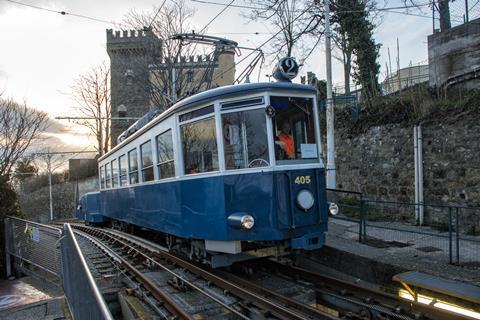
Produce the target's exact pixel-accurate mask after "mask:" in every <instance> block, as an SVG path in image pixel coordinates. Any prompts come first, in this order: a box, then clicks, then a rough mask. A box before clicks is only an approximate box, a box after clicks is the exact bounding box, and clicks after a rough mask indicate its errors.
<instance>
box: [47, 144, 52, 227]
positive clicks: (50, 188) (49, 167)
mask: <svg viewBox="0 0 480 320" xmlns="http://www.w3.org/2000/svg"><path fill="white" fill-rule="evenodd" d="M47 171H48V191H49V194H50V221H53V197H52V154H51V153H50V152H47Z"/></svg>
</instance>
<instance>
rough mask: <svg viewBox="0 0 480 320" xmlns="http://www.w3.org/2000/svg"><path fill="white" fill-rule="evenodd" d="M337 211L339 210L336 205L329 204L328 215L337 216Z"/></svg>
mask: <svg viewBox="0 0 480 320" xmlns="http://www.w3.org/2000/svg"><path fill="white" fill-rule="evenodd" d="M338 211H340V210H339V209H338V206H337V204H336V203H334V202H330V203H329V204H328V213H330V214H331V215H332V216H336V215H337V214H338Z"/></svg>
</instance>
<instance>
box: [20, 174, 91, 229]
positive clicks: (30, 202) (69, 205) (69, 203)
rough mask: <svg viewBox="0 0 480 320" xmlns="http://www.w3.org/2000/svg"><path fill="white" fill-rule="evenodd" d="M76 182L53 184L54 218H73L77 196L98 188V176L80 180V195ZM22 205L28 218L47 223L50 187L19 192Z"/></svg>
mask: <svg viewBox="0 0 480 320" xmlns="http://www.w3.org/2000/svg"><path fill="white" fill-rule="evenodd" d="M75 190H76V182H71V181H70V182H65V183H59V184H54V185H53V186H52V198H53V216H54V219H65V218H73V217H74V216H75V207H76V199H77V197H81V196H82V195H84V194H85V193H87V192H92V191H97V190H98V178H97V177H90V178H88V179H85V180H82V181H79V182H78V196H76V195H75ZM18 196H19V201H20V207H21V209H22V211H23V212H24V214H25V216H26V218H27V219H28V220H32V221H38V222H41V223H47V222H48V221H49V219H50V200H49V199H50V197H49V188H48V186H47V187H43V188H41V189H39V190H37V191H34V192H30V193H28V194H26V193H19V195H18Z"/></svg>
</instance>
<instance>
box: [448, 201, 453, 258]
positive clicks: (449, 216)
mask: <svg viewBox="0 0 480 320" xmlns="http://www.w3.org/2000/svg"><path fill="white" fill-rule="evenodd" d="M452 250H453V249H452V207H448V256H449V261H450V262H449V263H450V264H452V263H453V257H452Z"/></svg>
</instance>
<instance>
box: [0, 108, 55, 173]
mask: <svg viewBox="0 0 480 320" xmlns="http://www.w3.org/2000/svg"><path fill="white" fill-rule="evenodd" d="M47 123H48V117H47V114H46V113H44V112H40V111H37V110H35V109H31V108H29V107H27V104H26V103H25V102H23V103H21V104H20V103H17V102H15V101H14V100H13V99H10V98H9V99H1V98H0V177H4V176H7V177H8V176H9V175H10V173H11V171H12V168H13V166H14V165H15V163H16V162H17V160H19V159H20V158H21V157H22V156H23V154H24V153H25V151H26V150H27V148H28V147H29V146H30V145H31V144H32V143H34V142H35V141H36V140H37V139H38V138H39V135H40V134H41V132H42V131H43V130H45V129H46V128H47Z"/></svg>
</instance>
